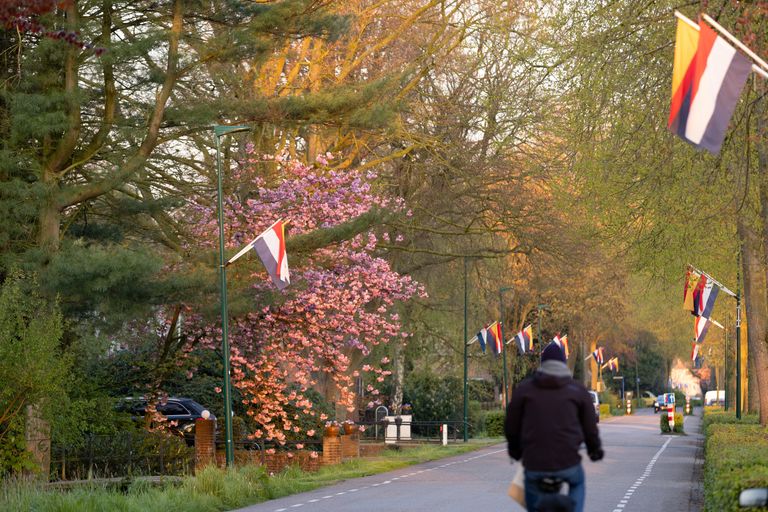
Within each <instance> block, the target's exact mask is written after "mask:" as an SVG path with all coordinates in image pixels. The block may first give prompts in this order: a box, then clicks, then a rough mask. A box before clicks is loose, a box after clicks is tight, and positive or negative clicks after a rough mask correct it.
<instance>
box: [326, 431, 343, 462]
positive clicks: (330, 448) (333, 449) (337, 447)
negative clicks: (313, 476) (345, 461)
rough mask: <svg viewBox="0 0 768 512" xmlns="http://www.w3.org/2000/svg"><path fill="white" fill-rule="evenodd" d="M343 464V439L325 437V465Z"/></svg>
mask: <svg viewBox="0 0 768 512" xmlns="http://www.w3.org/2000/svg"><path fill="white" fill-rule="evenodd" d="M340 462H341V438H340V437H339V436H333V437H328V436H325V437H323V464H339V463H340Z"/></svg>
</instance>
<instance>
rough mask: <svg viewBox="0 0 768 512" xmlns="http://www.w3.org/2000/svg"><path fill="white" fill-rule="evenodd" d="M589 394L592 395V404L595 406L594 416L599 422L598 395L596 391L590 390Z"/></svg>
mask: <svg viewBox="0 0 768 512" xmlns="http://www.w3.org/2000/svg"><path fill="white" fill-rule="evenodd" d="M589 395H590V396H591V397H592V405H594V406H595V418H597V422H598V423H600V397H599V396H598V395H597V391H590V392H589Z"/></svg>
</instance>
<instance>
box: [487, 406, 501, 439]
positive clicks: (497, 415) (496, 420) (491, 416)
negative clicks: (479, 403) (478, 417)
mask: <svg viewBox="0 0 768 512" xmlns="http://www.w3.org/2000/svg"><path fill="white" fill-rule="evenodd" d="M504 416H505V414H504V412H503V411H489V412H488V414H486V416H485V433H486V434H487V435H488V437H504Z"/></svg>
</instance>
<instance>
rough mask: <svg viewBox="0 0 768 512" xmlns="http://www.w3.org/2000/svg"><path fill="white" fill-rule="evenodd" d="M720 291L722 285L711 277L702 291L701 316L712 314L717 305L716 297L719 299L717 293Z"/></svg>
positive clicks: (707, 316) (706, 316)
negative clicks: (718, 284)
mask: <svg viewBox="0 0 768 512" xmlns="http://www.w3.org/2000/svg"><path fill="white" fill-rule="evenodd" d="M719 291H720V287H719V286H717V285H716V284H715V282H714V281H712V280H711V279H710V280H709V281H707V283H706V285H705V286H704V289H703V290H702V291H701V300H700V301H699V308H700V311H699V316H703V317H704V318H709V317H710V316H712V309H713V308H714V307H715V299H717V293H718V292H719Z"/></svg>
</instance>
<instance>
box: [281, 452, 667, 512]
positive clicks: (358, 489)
mask: <svg viewBox="0 0 768 512" xmlns="http://www.w3.org/2000/svg"><path fill="white" fill-rule="evenodd" d="M667 442H669V441H667ZM503 451H504V450H494V451H492V452H488V453H483V454H481V455H477V456H475V457H471V458H469V459H465V460H461V461H455V462H450V463H448V464H443V465H442V466H439V467H433V468H427V469H422V470H421V471H415V472H413V473H408V474H407V475H402V476H396V477H394V478H392V479H391V480H385V481H383V482H379V483H375V484H371V485H366V486H365V487H360V488H357V489H349V490H347V491H341V492H337V493H336V494H335V496H343V495H345V494H347V493H348V492H356V491H362V490H364V489H367V488H369V487H379V486H380V485H387V484H391V483H392V482H393V481H395V480H398V479H400V478H405V477H406V476H414V475H418V474H419V473H425V472H427V471H434V470H435V469H439V468H443V467H446V466H450V465H451V464H460V463H462V462H470V461H473V460H475V459H479V458H481V457H487V456H489V455H494V454H497V453H500V452H503ZM333 497H334V495H327V496H323V497H322V498H320V499H323V500H327V499H330V498H333ZM317 501H319V500H317V499H312V500H307V503H316V502H317ZM302 506H304V503H296V504H294V505H291V506H290V507H288V508H298V507H302ZM288 508H277V509H275V511H274V512H285V511H286V510H288Z"/></svg>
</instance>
